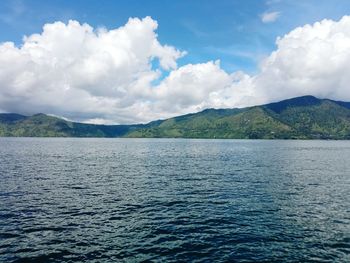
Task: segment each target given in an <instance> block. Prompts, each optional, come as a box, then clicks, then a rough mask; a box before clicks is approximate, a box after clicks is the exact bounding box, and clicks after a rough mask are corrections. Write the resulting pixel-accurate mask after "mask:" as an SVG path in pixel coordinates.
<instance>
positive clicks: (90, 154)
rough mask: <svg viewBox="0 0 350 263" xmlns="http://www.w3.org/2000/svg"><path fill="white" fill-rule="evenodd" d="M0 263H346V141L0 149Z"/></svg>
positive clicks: (107, 142) (93, 142) (69, 143)
mask: <svg viewBox="0 0 350 263" xmlns="http://www.w3.org/2000/svg"><path fill="white" fill-rule="evenodd" d="M0 262H350V141H317V140H312V141H300V140H201V139H119V138H117V139H107V138H0Z"/></svg>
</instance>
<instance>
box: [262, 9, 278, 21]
mask: <svg viewBox="0 0 350 263" xmlns="http://www.w3.org/2000/svg"><path fill="white" fill-rule="evenodd" d="M280 15H281V12H265V13H263V14H262V15H260V17H261V21H262V22H263V23H272V22H275V21H276V20H277V19H278V18H279V17H280Z"/></svg>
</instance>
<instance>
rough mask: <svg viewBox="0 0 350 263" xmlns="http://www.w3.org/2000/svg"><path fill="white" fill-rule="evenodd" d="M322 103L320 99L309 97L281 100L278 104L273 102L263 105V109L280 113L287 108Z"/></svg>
mask: <svg viewBox="0 0 350 263" xmlns="http://www.w3.org/2000/svg"><path fill="white" fill-rule="evenodd" d="M321 102H322V100H321V99H318V98H316V97H314V96H311V95H306V96H301V97H296V98H291V99H287V100H282V101H279V102H273V103H269V104H266V105H264V107H265V108H268V109H270V110H272V111H274V112H276V113H280V112H282V111H283V110H285V109H286V108H288V107H303V106H313V105H319V104H320V103H321Z"/></svg>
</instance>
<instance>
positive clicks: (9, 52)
mask: <svg viewBox="0 0 350 263" xmlns="http://www.w3.org/2000/svg"><path fill="white" fill-rule="evenodd" d="M156 29H157V22H156V21H154V20H153V19H151V18H150V17H146V18H144V19H137V18H134V19H130V20H129V21H128V22H127V23H126V24H125V25H124V26H122V27H119V28H117V29H112V30H107V29H104V28H100V29H93V28H92V27H91V26H89V25H87V24H80V23H78V22H77V21H70V22H69V23H67V24H64V23H61V22H56V23H53V24H47V25H45V26H44V28H43V31H42V32H41V33H40V34H34V35H31V36H28V37H25V38H24V39H23V44H22V45H21V46H20V47H17V46H15V45H14V44H13V43H11V42H6V43H2V44H0V110H2V111H7V112H18V113H24V114H32V113H37V112H44V113H49V114H53V115H57V116H64V117H67V118H69V119H72V120H78V121H85V122H95V123H135V122H147V121H150V120H154V119H159V118H166V117H171V116H175V115H178V114H184V113H189V112H196V111H199V110H202V109H205V108H210V107H215V108H232V107H244V106H250V105H255V104H262V103H267V102H271V101H277V100H282V99H286V98H291V97H295V96H301V95H314V96H318V97H322V98H331V99H338V100H348V101H350V90H349V88H348V83H349V82H350V74H349V73H350V72H349V68H350V17H348V16H345V17H343V18H342V19H341V20H340V21H332V20H323V21H321V22H317V23H315V24H313V25H305V26H303V27H299V28H296V29H294V30H293V31H291V32H290V33H288V34H286V35H285V36H283V37H280V38H278V39H277V41H276V45H277V48H276V50H275V51H274V52H272V53H271V54H270V55H269V56H268V57H267V58H266V59H264V60H263V61H262V63H261V65H260V70H259V73H258V74H256V75H254V76H249V75H247V74H245V73H244V72H233V73H228V72H226V71H224V70H223V69H222V68H221V67H220V62H219V61H208V62H205V63H199V64H187V65H184V66H181V67H179V68H178V67H177V60H178V59H179V58H180V57H182V56H183V55H185V52H183V51H180V50H178V49H176V48H175V47H172V46H168V45H164V44H161V43H159V41H158V38H157V34H156ZM155 61H159V63H154V62H155ZM155 64H159V67H158V68H155V67H154V65H155ZM152 65H153V66H152ZM164 71H168V74H167V76H166V77H164V76H163V75H162V74H163V72H164ZM155 83H157V84H155Z"/></svg>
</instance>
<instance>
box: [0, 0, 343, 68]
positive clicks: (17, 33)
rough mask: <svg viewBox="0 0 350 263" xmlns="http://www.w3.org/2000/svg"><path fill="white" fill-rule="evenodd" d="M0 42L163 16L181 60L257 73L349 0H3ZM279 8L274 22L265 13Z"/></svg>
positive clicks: (162, 32)
mask: <svg viewBox="0 0 350 263" xmlns="http://www.w3.org/2000/svg"><path fill="white" fill-rule="evenodd" d="M0 10H1V11H0V32H1V34H0V42H4V41H13V42H15V43H16V44H18V43H21V39H22V37H23V35H30V34H32V33H39V32H41V28H42V26H43V25H44V24H45V23H52V22H54V21H63V22H67V21H68V20H69V19H75V20H78V21H79V22H82V23H83V22H86V23H88V24H90V25H91V26H93V27H99V26H104V27H106V28H108V29H112V28H117V27H119V26H121V25H124V24H125V23H126V21H127V20H128V18H129V17H139V18H142V17H145V16H151V17H152V18H153V19H154V20H156V21H158V24H159V27H158V30H157V33H158V39H159V40H160V42H161V43H163V44H169V45H172V46H175V47H177V48H178V49H181V50H186V51H187V52H188V54H187V55H186V56H185V57H183V58H182V59H180V60H179V61H178V63H179V65H185V64H188V63H200V62H205V61H208V60H216V59H220V60H221V66H222V68H224V69H225V70H227V71H229V72H232V71H236V70H243V71H245V72H249V73H254V72H255V71H256V70H257V65H258V63H259V61H260V59H261V58H263V57H265V56H267V55H268V54H269V53H270V52H271V51H272V50H274V49H275V40H276V37H278V36H283V35H284V34H286V33H288V32H289V31H291V30H292V29H294V28H296V27H298V26H303V25H304V24H307V23H314V22H316V21H320V20H322V19H325V18H328V19H334V20H339V19H340V18H341V17H342V16H343V15H345V14H349V13H350V2H349V1H347V0H334V1H329V0H304V1H302V0H280V1H279V0H266V1H263V0H245V1H237V0H220V1H212V0H211V1H208V0H191V1H188V0H177V1H174V0H172V1H169V0H162V1H161V0H147V1H141V0H138V1H137V0H127V1H121V0H104V1H100V0H74V1H69V0H50V1H39V0H2V1H1V2H0ZM266 12H280V17H279V18H278V19H277V20H276V21H274V22H271V23H263V22H262V21H261V15H262V14H263V13H266Z"/></svg>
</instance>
